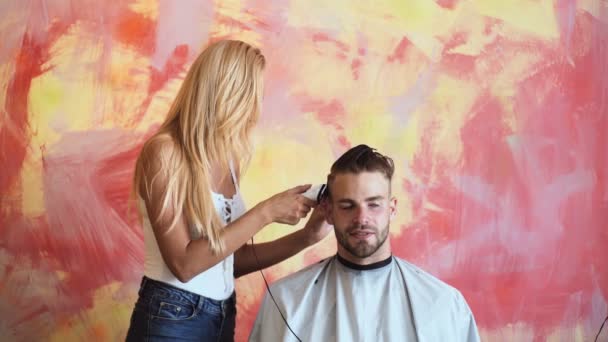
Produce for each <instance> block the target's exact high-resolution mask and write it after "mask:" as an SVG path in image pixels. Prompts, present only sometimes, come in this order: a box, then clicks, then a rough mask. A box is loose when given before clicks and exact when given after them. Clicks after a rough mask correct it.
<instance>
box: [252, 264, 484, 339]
mask: <svg viewBox="0 0 608 342" xmlns="http://www.w3.org/2000/svg"><path fill="white" fill-rule="evenodd" d="M270 291H271V293H272V295H273V296H274V299H275V300H276V302H277V304H278V308H279V309H280V310H281V312H282V313H283V315H284V316H285V319H286V320H287V323H289V326H290V327H291V329H292V330H293V332H294V333H295V334H296V335H297V336H298V337H299V338H300V340H302V341H314V342H317V341H345V342H346V341H348V342H351V341H366V342H367V341H370V342H372V341H373V342H376V341H420V342H426V341H463V342H464V341H466V342H476V341H479V335H478V332H477V327H476V325H475V319H474V317H473V314H472V312H471V310H470V309H469V306H468V305H467V303H466V301H465V299H464V298H463V296H462V295H461V294H460V292H459V291H458V290H456V289H455V288H453V287H451V286H449V285H447V284H445V283H444V282H442V281H440V280H439V279H437V278H435V277H433V276H432V275H430V274H428V273H426V272H424V271H422V270H421V269H419V268H418V267H416V266H414V265H412V264H410V263H408V262H406V261H404V260H402V259H399V258H397V257H394V256H393V257H391V258H389V259H387V260H385V261H381V262H379V263H376V264H373V265H367V266H360V265H355V264H352V263H350V262H348V261H346V260H345V259H343V258H341V257H339V256H334V257H331V258H328V259H325V260H323V261H321V262H319V263H317V264H314V265H311V266H309V267H306V268H304V269H302V270H301V271H299V272H296V273H294V274H292V275H289V276H287V277H285V278H283V279H281V280H279V281H277V282H276V283H274V284H273V285H272V286H271V288H270ZM279 309H277V306H276V305H275V303H274V302H273V301H272V299H271V297H270V295H268V293H266V296H265V297H264V300H263V302H262V305H261V307H260V311H259V312H258V315H257V318H256V321H255V323H254V326H253V330H252V331H251V334H250V336H249V341H260V342H273V341H297V339H296V337H295V336H294V335H293V334H292V333H291V331H290V330H289V329H288V328H287V325H286V324H285V322H284V321H283V319H282V318H281V314H280V313H279V311H278V310H279Z"/></svg>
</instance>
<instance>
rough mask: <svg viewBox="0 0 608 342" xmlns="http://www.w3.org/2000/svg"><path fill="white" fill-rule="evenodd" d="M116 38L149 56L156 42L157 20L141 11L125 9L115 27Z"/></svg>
mask: <svg viewBox="0 0 608 342" xmlns="http://www.w3.org/2000/svg"><path fill="white" fill-rule="evenodd" d="M115 36H116V40H118V41H119V42H121V43H124V44H126V45H128V46H130V47H131V48H134V49H135V50H136V51H138V52H139V53H140V54H142V55H145V56H149V55H151V54H152V53H153V52H154V47H155V44H156V21H154V20H152V19H150V18H147V17H145V16H144V15H142V14H140V13H135V12H132V11H125V12H124V14H122V15H121V16H120V18H119V19H118V22H117V24H116V28H115Z"/></svg>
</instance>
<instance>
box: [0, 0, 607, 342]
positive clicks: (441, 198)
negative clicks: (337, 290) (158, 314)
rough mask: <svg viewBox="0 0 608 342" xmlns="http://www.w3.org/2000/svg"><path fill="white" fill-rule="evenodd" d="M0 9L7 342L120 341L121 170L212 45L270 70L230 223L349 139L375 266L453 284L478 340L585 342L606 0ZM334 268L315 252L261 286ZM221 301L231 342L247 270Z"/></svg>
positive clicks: (600, 257)
mask: <svg viewBox="0 0 608 342" xmlns="http://www.w3.org/2000/svg"><path fill="white" fill-rule="evenodd" d="M0 13H3V15H2V19H0V33H1V37H2V40H1V43H0V90H1V91H0V104H1V105H2V107H0V108H1V109H2V111H1V112H0V114H1V115H0V196H1V197H0V233H1V235H0V236H1V240H0V298H1V300H0V336H3V338H6V339H7V340H17V341H31V340H57V341H66V340H89V341H102V340H119V339H122V338H123V337H124V334H125V331H126V328H127V326H128V323H129V316H130V312H131V309H132V305H133V302H134V300H135V298H136V291H137V288H138V286H139V281H140V277H141V275H142V268H143V266H142V265H143V241H142V233H141V228H140V226H139V225H138V223H137V222H135V220H133V219H130V218H129V217H130V216H129V215H128V202H127V201H128V195H129V189H130V180H131V175H132V171H133V162H134V159H135V157H136V155H137V153H138V151H139V149H140V147H141V144H142V141H143V139H145V137H147V136H149V135H150V134H151V133H152V132H153V131H154V129H155V128H156V127H157V125H158V124H159V123H160V122H161V120H162V119H163V117H164V115H165V112H166V110H167V109H168V106H169V105H170V102H171V100H172V98H173V96H174V95H175V93H176V91H177V89H178V86H179V85H180V82H181V81H182V79H183V77H184V74H185V71H186V70H187V68H188V66H189V65H190V63H191V62H192V61H193V59H194V58H195V56H196V55H197V53H198V52H199V51H200V50H201V49H202V48H203V47H204V46H205V44H206V43H207V42H208V41H209V40H210V39H219V38H224V37H225V38H236V39H243V40H246V41H248V42H251V43H253V44H255V45H258V46H260V47H261V48H262V50H263V52H264V53H265V55H266V57H267V60H268V70H267V72H266V95H265V107H264V113H263V118H262V119H261V123H260V125H259V129H258V130H257V132H256V142H257V151H256V155H255V158H254V160H253V163H252V165H251V168H250V170H249V172H248V173H247V174H246V176H245V177H244V179H243V184H242V187H243V191H244V193H245V196H246V200H247V202H248V204H249V205H250V206H251V205H254V204H255V203H257V201H260V200H262V199H264V198H266V197H267V196H270V195H272V194H273V193H274V192H277V191H280V190H283V189H285V188H287V187H291V186H294V185H296V184H299V183H308V182H311V183H318V182H322V181H323V180H324V179H325V175H326V173H327V172H328V169H329V166H330V165H331V163H332V162H333V160H334V159H335V158H336V157H337V156H338V155H339V154H341V153H342V152H343V151H344V150H345V149H346V148H347V147H349V146H352V145H355V144H359V143H368V144H370V145H372V146H375V147H377V148H379V149H380V150H381V151H383V152H385V153H387V154H389V155H391V156H393V157H394V159H395V162H396V165H397V172H396V180H395V182H394V190H395V194H396V196H397V197H398V198H399V206H398V210H399V214H398V217H397V220H396V222H394V223H393V225H392V227H391V233H392V234H391V237H392V242H393V246H394V252H395V254H396V255H398V256H400V257H403V258H406V259H408V260H410V261H412V262H413V263H415V264H417V265H419V266H421V267H423V268H425V269H426V270H428V271H429V272H431V273H433V274H435V275H436V276H438V277H440V278H441V279H443V280H444V281H446V282H448V283H450V284H452V285H454V286H456V287H458V288H459V289H460V290H461V291H462V292H463V294H464V295H465V297H466V298H467V300H468V302H469V304H470V306H471V307H472V309H473V311H474V313H475V315H476V318H477V321H478V325H479V327H480V332H481V335H482V337H483V338H484V340H487V341H544V340H549V341H583V340H585V341H589V340H591V339H592V337H594V336H595V333H596V332H597V329H598V328H599V325H600V324H601V322H602V320H603V318H604V317H605V315H606V312H607V311H608V271H607V270H608V252H606V246H608V230H607V229H606V228H607V226H608V149H607V148H606V146H607V143H608V139H607V138H606V136H607V130H608V119H607V118H606V116H607V108H608V106H607V103H608V102H607V101H608V78H607V76H608V64H607V62H606V61H607V60H608V58H607V57H608V45H607V40H608V3H607V2H606V1H601V0H579V1H574V0H558V1H545V0H539V1H501V0H495V1H489V0H475V1H459V0H437V1H430V0H419V1H358V2H353V1H347V0H341V1H297V0H291V1H279V0H274V1H268V0H265V1H253V0H251V1H216V2H213V1H195V0H181V1H179V2H178V1H170V0H159V1H154V0H137V1H135V0H134V1H120V2H119V1H92V0H80V1H70V0H53V1H51V0H49V1H44V0H13V1H10V0H9V1H7V0H4V1H1V2H0ZM291 229H292V228H286V227H283V226H271V227H269V228H267V229H266V230H264V231H262V233H260V234H259V235H258V236H257V237H256V239H257V240H258V241H263V240H268V239H271V238H275V237H278V236H281V235H282V234H284V233H286V232H288V231H290V230H291ZM334 252H335V240H334V238H333V237H330V238H328V239H327V240H326V241H324V242H323V243H322V244H321V245H320V246H318V248H316V249H310V250H308V251H306V252H304V253H302V254H300V255H298V256H296V257H294V258H292V259H290V260H288V261H286V262H284V263H282V264H280V265H278V266H276V267H273V268H271V269H269V270H267V271H266V275H267V276H268V277H269V278H270V279H271V280H272V279H276V278H278V277H281V276H283V275H286V274H288V273H290V272H293V271H296V270H298V269H300V268H302V267H303V266H304V265H307V264H310V263H312V262H314V261H316V260H319V259H320V258H322V257H325V256H328V255H331V254H332V253H334ZM237 291H238V303H239V304H238V312H239V313H238V325H239V328H238V331H237V337H238V340H243V339H244V338H245V337H246V336H247V334H248V331H249V328H250V326H251V324H252V322H253V320H254V318H255V314H256V312H257V308H258V305H259V301H260V299H261V297H262V295H263V293H264V286H263V283H262V280H261V277H260V275H259V274H252V275H249V276H247V277H244V278H243V279H240V280H239V281H238V284H237ZM605 334H606V332H605ZM605 334H604V335H605Z"/></svg>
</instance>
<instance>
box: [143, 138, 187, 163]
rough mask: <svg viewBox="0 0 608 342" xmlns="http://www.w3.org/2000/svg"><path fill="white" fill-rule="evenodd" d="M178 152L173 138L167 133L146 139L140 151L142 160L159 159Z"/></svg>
mask: <svg viewBox="0 0 608 342" xmlns="http://www.w3.org/2000/svg"><path fill="white" fill-rule="evenodd" d="M177 152H178V148H177V144H176V142H175V140H174V139H173V137H172V136H171V135H169V134H167V133H161V134H156V135H154V136H152V137H150V139H148V140H147V141H146V142H145V143H144V146H143V147H142V150H141V155H142V158H144V159H148V160H151V159H160V160H163V159H165V158H167V157H170V156H171V155H173V154H175V153H177Z"/></svg>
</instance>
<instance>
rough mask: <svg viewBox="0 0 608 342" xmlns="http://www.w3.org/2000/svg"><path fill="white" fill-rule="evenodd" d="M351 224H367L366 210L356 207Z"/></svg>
mask: <svg viewBox="0 0 608 342" xmlns="http://www.w3.org/2000/svg"><path fill="white" fill-rule="evenodd" d="M353 222H354V223H357V224H361V225H365V224H367V223H368V215H367V210H365V208H364V207H358V208H356V209H355V216H354V217H353Z"/></svg>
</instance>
